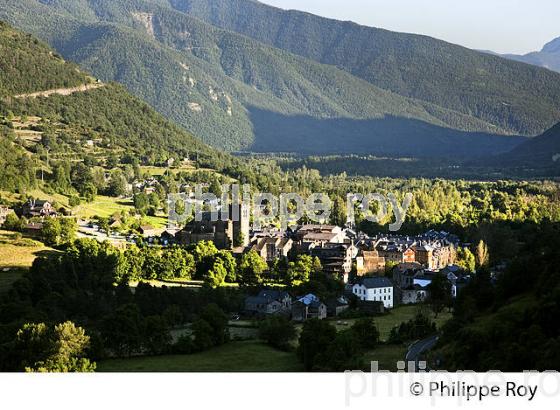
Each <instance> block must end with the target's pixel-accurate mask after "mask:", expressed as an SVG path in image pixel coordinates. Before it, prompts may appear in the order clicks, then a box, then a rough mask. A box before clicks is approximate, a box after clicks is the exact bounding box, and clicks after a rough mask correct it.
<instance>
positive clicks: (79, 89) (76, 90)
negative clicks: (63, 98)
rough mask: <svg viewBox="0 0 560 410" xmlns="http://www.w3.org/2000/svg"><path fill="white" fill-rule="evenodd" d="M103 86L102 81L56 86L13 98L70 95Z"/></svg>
mask: <svg viewBox="0 0 560 410" xmlns="http://www.w3.org/2000/svg"><path fill="white" fill-rule="evenodd" d="M101 87H105V84H103V83H95V84H84V85H80V86H78V87H72V88H57V89H54V90H46V91H39V92H36V93H29V94H19V95H15V96H14V97H15V98H37V97H49V96H51V95H54V94H57V95H71V94H74V93H79V92H84V91H89V90H95V89H97V88H101Z"/></svg>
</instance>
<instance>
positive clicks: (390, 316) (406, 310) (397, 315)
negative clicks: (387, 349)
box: [329, 305, 451, 341]
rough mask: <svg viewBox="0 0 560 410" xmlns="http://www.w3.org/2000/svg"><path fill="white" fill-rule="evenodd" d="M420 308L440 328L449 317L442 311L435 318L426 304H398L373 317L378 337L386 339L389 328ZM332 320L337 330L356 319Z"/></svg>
mask: <svg viewBox="0 0 560 410" xmlns="http://www.w3.org/2000/svg"><path fill="white" fill-rule="evenodd" d="M420 310H422V311H423V312H424V313H426V314H429V315H430V317H431V318H432V319H433V320H434V321H435V322H436V325H437V327H438V328H440V327H441V326H442V325H443V324H444V323H445V322H446V321H447V320H449V319H450V318H451V313H449V312H447V311H444V312H442V313H440V314H439V315H438V317H437V318H436V317H435V316H434V314H433V313H432V311H431V310H430V309H429V308H427V307H426V306H421V305H407V306H399V307H396V308H394V309H393V310H391V311H389V312H388V313H386V314H384V315H380V316H376V317H374V318H373V320H374V321H375V324H376V325H377V328H378V329H379V333H380V339H381V340H382V341H386V340H387V339H388V338H389V334H390V333H391V329H392V328H393V327H395V326H397V325H400V324H401V323H402V322H407V321H409V320H410V319H412V318H414V316H415V315H416V313H417V312H419V311H420ZM329 320H331V321H332V322H333V324H334V325H335V326H336V328H337V329H338V330H344V329H348V328H349V327H350V326H352V324H353V323H354V322H355V321H356V320H355V319H338V318H337V319H329Z"/></svg>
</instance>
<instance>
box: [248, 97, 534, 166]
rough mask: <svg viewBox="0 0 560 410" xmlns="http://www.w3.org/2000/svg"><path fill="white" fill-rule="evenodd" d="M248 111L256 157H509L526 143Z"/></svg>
mask: <svg viewBox="0 0 560 410" xmlns="http://www.w3.org/2000/svg"><path fill="white" fill-rule="evenodd" d="M248 110H249V115H250V118H251V122H252V123H253V127H254V133H255V142H254V144H253V145H252V146H251V147H250V148H249V150H250V151H252V152H293V153H298V154H304V155H328V154H373V155H387V156H399V157H402V156H411V157H442V156H443V157H455V158H469V157H479V156H485V155H493V154H498V153H503V152H507V151H510V150H511V149H513V148H514V147H516V146H517V145H519V144H520V143H522V142H523V141H526V138H525V137H518V136H502V135H495V134H487V133H478V132H464V131H457V130H452V129H449V128H444V127H439V126H436V125H432V124H428V123H426V122H423V121H420V120H415V119H409V118H399V117H393V116H387V117H384V118H381V119H371V120H357V119H349V118H339V119H320V118H314V117H311V116H305V115H295V116H288V115H283V114H279V113H275V112H271V111H266V110H262V109H260V108H256V107H248Z"/></svg>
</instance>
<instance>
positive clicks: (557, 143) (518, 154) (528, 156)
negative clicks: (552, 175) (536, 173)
mask: <svg viewBox="0 0 560 410" xmlns="http://www.w3.org/2000/svg"><path fill="white" fill-rule="evenodd" d="M501 158H502V161H504V162H507V163H508V164H510V165H514V164H519V165H534V166H539V167H545V166H547V167H551V166H554V167H557V168H560V123H559V124H556V125H555V126H554V127H552V128H551V129H549V130H548V131H546V132H545V133H544V134H542V135H540V136H538V137H536V138H533V139H531V140H529V141H527V142H525V143H523V144H521V145H519V146H518V147H516V148H514V149H513V150H512V151H511V152H509V153H507V154H504V155H502V156H501Z"/></svg>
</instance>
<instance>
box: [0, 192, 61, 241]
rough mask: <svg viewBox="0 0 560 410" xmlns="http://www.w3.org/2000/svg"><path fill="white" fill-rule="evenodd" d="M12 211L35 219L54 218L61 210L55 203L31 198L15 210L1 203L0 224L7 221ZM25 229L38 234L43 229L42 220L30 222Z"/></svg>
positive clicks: (29, 232) (31, 233)
mask: <svg viewBox="0 0 560 410" xmlns="http://www.w3.org/2000/svg"><path fill="white" fill-rule="evenodd" d="M10 213H15V214H18V216H21V217H24V218H26V219H33V220H34V221H37V220H43V219H44V218H54V217H57V216H58V215H59V212H58V211H57V210H56V209H55V208H54V206H53V204H52V203H51V202H49V201H46V200H39V199H29V200H28V201H27V202H26V203H25V204H23V206H22V207H21V208H20V209H18V210H14V209H12V208H10V207H8V206H5V205H0V226H2V225H3V224H4V222H6V218H7V217H8V215H9V214H10ZM23 229H24V231H25V232H27V233H28V234H30V235H36V234H38V233H39V232H41V229H43V224H42V223H41V222H29V223H27V224H26V225H25V226H24V227H23Z"/></svg>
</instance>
